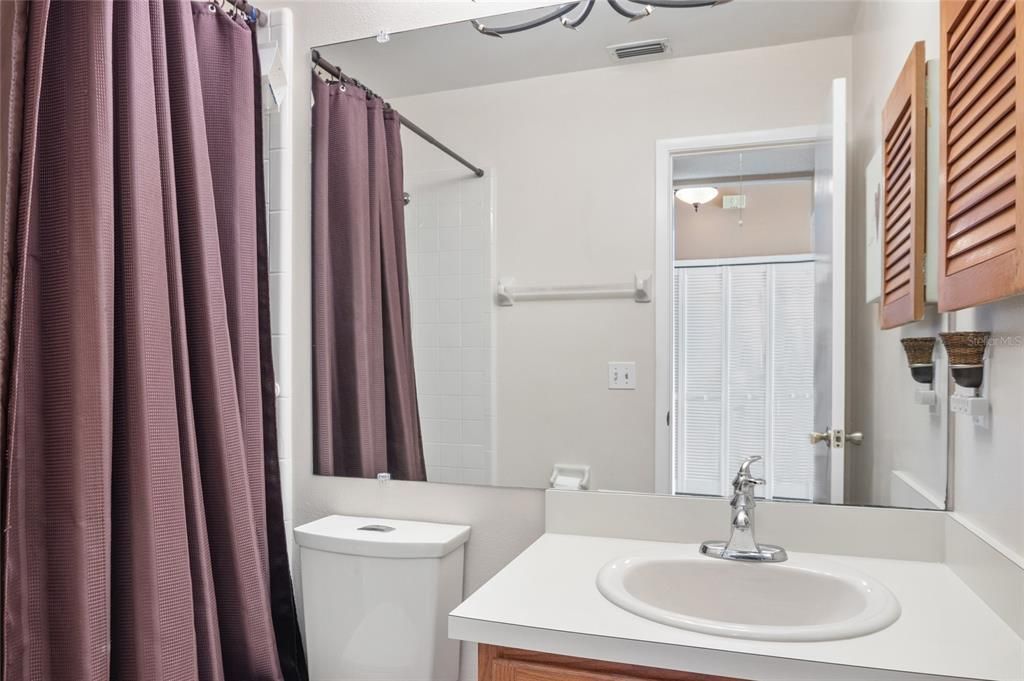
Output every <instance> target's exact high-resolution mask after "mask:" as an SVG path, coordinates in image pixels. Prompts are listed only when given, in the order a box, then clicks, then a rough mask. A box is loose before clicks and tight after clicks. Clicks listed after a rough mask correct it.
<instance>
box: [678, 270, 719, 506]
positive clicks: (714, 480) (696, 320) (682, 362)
mask: <svg viewBox="0 0 1024 681" xmlns="http://www.w3.org/2000/svg"><path fill="white" fill-rule="evenodd" d="M674 303H675V310H674V313H675V314H674V316H675V343H674V352H675V385H676V390H675V413H674V414H673V422H674V424H675V428H676V432H675V442H676V445H675V475H676V490H677V491H679V492H683V493H686V494H712V495H716V496H717V495H720V494H722V489H723V484H724V476H725V466H724V464H723V461H722V441H723V438H724V435H725V433H724V430H723V426H724V423H723V421H722V382H723V381H722V377H723V361H724V357H725V347H724V346H725V337H726V336H725V318H724V316H723V314H722V311H723V309H724V306H725V288H724V272H723V270H722V268H720V267H698V268H693V269H681V268H680V269H676V270H675V300H674Z"/></svg>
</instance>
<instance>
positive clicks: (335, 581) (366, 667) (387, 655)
mask: <svg viewBox="0 0 1024 681" xmlns="http://www.w3.org/2000/svg"><path fill="white" fill-rule="evenodd" d="M469 529H470V528H469V527H466V526H464V525H444V524H439V523H424V522H414V521H410V520H386V519H382V518H358V517H352V516H340V515H332V516H327V517H326V518H321V519H320V520H316V521H313V522H311V523H307V524H305V525H302V526H300V527H297V528H295V542H296V544H298V547H299V563H300V571H301V575H302V603H303V619H304V622H305V634H306V635H305V640H306V654H307V657H308V659H309V673H310V680H311V681H357V680H358V681H457V680H458V677H459V643H458V641H452V640H449V638H448V629H447V618H448V613H449V612H451V611H452V610H454V609H455V607H456V606H457V605H458V604H459V603H460V602H461V601H462V567H463V553H464V551H465V548H464V544H465V543H466V541H467V540H468V539H469Z"/></svg>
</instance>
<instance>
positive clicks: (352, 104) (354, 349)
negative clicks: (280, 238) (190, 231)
mask: <svg viewBox="0 0 1024 681" xmlns="http://www.w3.org/2000/svg"><path fill="white" fill-rule="evenodd" d="M395 116H396V114H395V113H394V112H392V111H385V106H384V104H383V103H382V102H381V101H380V99H377V98H369V99H368V98H367V95H366V93H365V92H364V91H363V90H362V89H360V88H358V87H355V86H352V87H346V88H341V87H339V86H338V85H336V84H335V85H330V84H328V83H325V82H324V81H322V80H321V79H319V78H318V77H315V76H314V78H313V130H312V146H313V152H312V184H313V192H312V253H313V256H312V270H313V272H312V276H313V282H312V286H313V354H314V360H313V399H314V421H315V427H314V467H315V468H314V472H316V473H318V474H320V475H344V476H353V477H364V478H372V477H375V476H376V475H378V474H379V473H390V474H391V475H392V477H394V478H395V479H400V480H426V467H425V466H424V462H423V445H422V438H421V436H420V423H419V414H418V408H417V403H416V377H415V373H414V372H413V362H412V340H411V325H410V324H409V321H408V307H409V304H408V274H407V271H406V264H405V257H406V256H405V248H404V238H405V237H404V221H403V220H402V212H403V208H402V204H401V200H402V184H401V177H402V167H401V159H402V157H401V139H400V137H399V135H398V134H397V130H395V129H394V123H395V121H394V120H393V121H392V123H391V124H390V126H391V130H390V133H389V132H388V126H389V124H388V123H387V122H386V121H387V119H394V117H395ZM396 201H397V203H396Z"/></svg>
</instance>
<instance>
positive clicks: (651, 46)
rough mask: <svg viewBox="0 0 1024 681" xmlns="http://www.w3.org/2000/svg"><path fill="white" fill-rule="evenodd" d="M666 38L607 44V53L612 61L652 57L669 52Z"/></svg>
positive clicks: (670, 51)
mask: <svg viewBox="0 0 1024 681" xmlns="http://www.w3.org/2000/svg"><path fill="white" fill-rule="evenodd" d="M671 53H672V49H671V48H670V47H669V44H668V39H667V38H661V39H659V40H641V41H640V42H636V43H622V44H621V45H609V46H608V55H609V56H610V57H611V58H612V61H623V60H625V59H630V60H633V59H638V60H639V59H653V58H655V57H659V56H661V55H663V54H671Z"/></svg>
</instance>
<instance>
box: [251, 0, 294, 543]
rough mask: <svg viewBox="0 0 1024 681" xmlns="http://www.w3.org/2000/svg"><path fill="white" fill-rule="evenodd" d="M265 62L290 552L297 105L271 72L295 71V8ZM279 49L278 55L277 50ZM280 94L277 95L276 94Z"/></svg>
mask: <svg viewBox="0 0 1024 681" xmlns="http://www.w3.org/2000/svg"><path fill="white" fill-rule="evenodd" d="M257 37H258V38H259V48H260V56H261V59H262V60H263V64H262V67H263V73H264V78H263V177H264V182H265V184H266V198H267V205H266V210H267V232H268V235H267V238H268V241H269V243H268V249H267V253H268V259H269V261H270V262H269V264H270V307H271V309H270V315H271V320H270V322H271V332H272V339H271V342H272V347H273V353H274V371H275V373H276V378H277V451H278V459H279V463H280V467H281V497H282V504H283V506H284V524H285V533H286V535H287V537H288V551H289V555H291V551H292V451H291V448H292V409H291V400H292V398H293V389H292V373H293V372H292V357H293V353H292V334H291V332H290V330H291V329H292V320H291V309H292V306H291V299H292V235H291V228H292V184H291V182H290V181H286V178H288V176H289V173H290V169H291V167H292V144H291V130H292V121H291V107H290V106H289V104H290V99H289V96H288V92H287V87H285V88H284V89H283V91H282V90H279V91H278V92H276V93H274V92H272V91H271V89H270V86H269V84H268V83H267V79H266V77H265V76H266V74H267V72H268V71H269V70H270V68H271V67H272V66H273V64H272V63H269V62H270V60H271V59H272V58H274V57H275V56H276V58H277V59H279V60H280V61H281V66H282V68H283V70H284V73H285V74H289V73H291V60H292V12H291V10H289V9H274V10H271V11H270V21H269V22H268V24H267V25H266V26H263V27H261V28H260V29H259V31H258V33H257ZM275 49H276V53H275ZM275 95H276V97H275Z"/></svg>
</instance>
